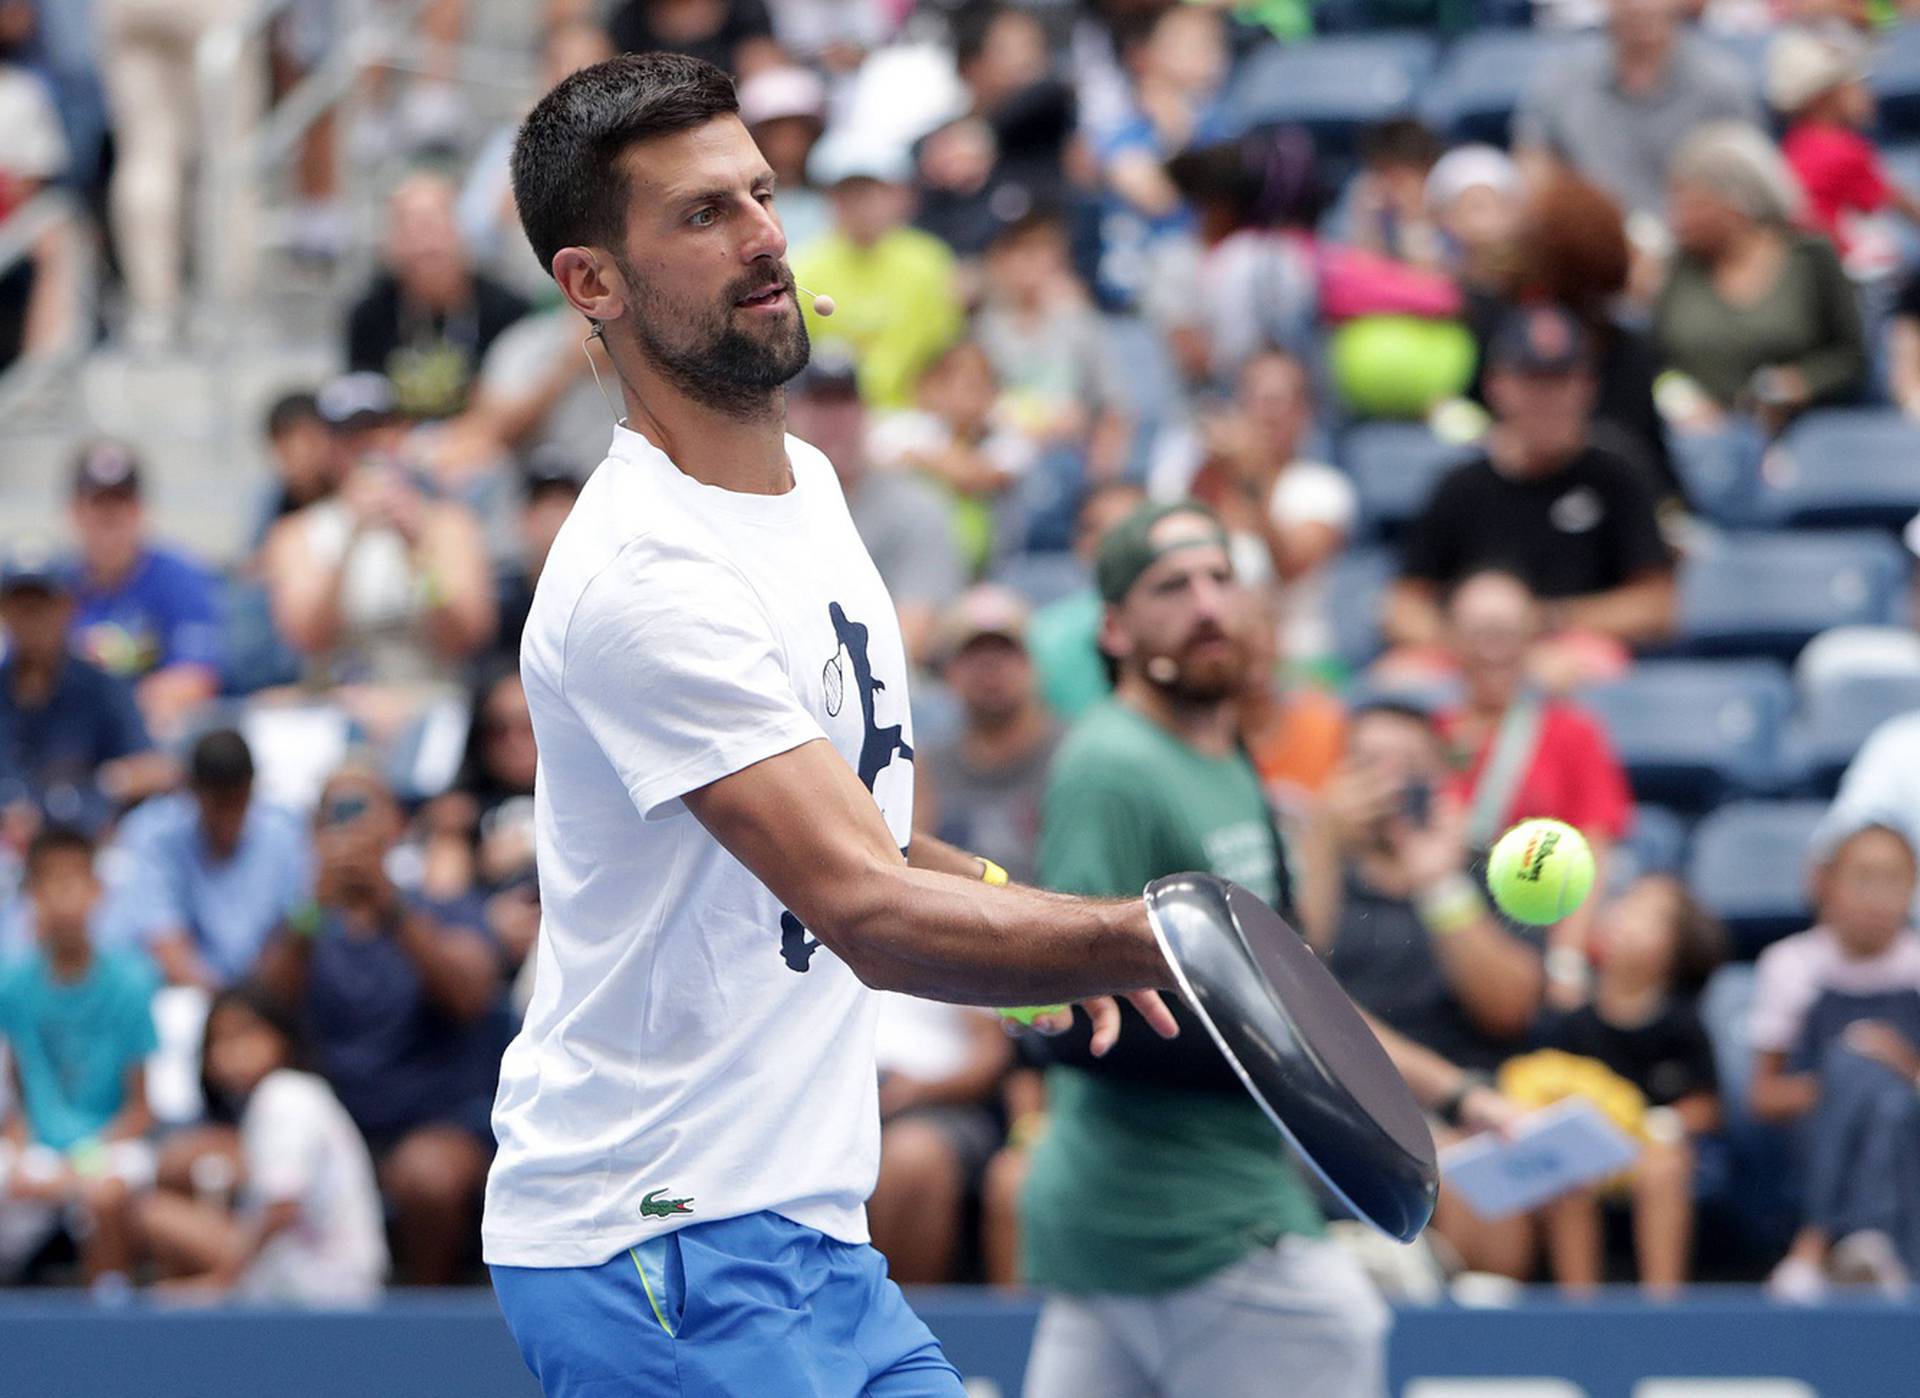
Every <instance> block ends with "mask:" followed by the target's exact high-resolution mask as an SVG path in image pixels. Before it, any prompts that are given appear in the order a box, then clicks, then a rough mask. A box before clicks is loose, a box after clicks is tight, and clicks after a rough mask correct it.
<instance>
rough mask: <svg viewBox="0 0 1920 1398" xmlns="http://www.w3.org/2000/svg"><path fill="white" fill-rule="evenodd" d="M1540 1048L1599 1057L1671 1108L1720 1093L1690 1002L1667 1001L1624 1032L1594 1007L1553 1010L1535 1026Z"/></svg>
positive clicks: (1655, 1101) (1652, 1099)
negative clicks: (1687, 1099)
mask: <svg viewBox="0 0 1920 1398" xmlns="http://www.w3.org/2000/svg"><path fill="white" fill-rule="evenodd" d="M1533 1037H1534V1043H1535V1046H1536V1047H1539V1048H1552V1049H1559V1050H1561V1051H1562V1052H1564V1053H1573V1054H1578V1055H1579V1056H1580V1057H1582V1058H1595V1059H1598V1060H1599V1061H1600V1062H1602V1063H1604V1064H1606V1065H1607V1067H1609V1068H1611V1069H1613V1071H1614V1072H1616V1073H1618V1074H1619V1075H1620V1076H1621V1077H1623V1078H1625V1079H1626V1080H1627V1081H1628V1082H1630V1083H1632V1084H1633V1085H1634V1086H1635V1087H1637V1088H1639V1089H1640V1090H1641V1091H1642V1092H1644V1093H1645V1094H1646V1095H1647V1102H1648V1104H1649V1105H1651V1106H1655V1107H1667V1106H1671V1105H1672V1104H1673V1103H1675V1102H1678V1101H1679V1100H1680V1099H1681V1098H1682V1097H1690V1096H1692V1095H1693V1094H1694V1093H1696V1092H1713V1091H1716V1090H1717V1088H1718V1084H1719V1075H1718V1074H1717V1073H1716V1072H1715V1071H1714V1065H1713V1047H1712V1045H1711V1044H1709V1043H1708V1042H1707V1031H1706V1029H1705V1027H1704V1026H1702V1025H1701V1023H1700V1016H1699V1014H1698V1013H1697V1012H1696V1011H1695V1010H1694V1007H1693V1005H1692V1004H1691V1003H1689V1002H1688V1001H1685V1000H1669V1001H1667V1003H1666V1004H1665V1005H1663V1006H1662V1007H1661V1009H1660V1013H1659V1014H1657V1015H1655V1016H1654V1017H1653V1018H1652V1019H1651V1020H1649V1021H1647V1022H1646V1023H1645V1024H1641V1025H1636V1026H1634V1027H1633V1028H1629V1029H1623V1028H1621V1027H1619V1026H1618V1025H1613V1024H1609V1023H1607V1021H1606V1020H1604V1019H1602V1018H1601V1017H1600V1012H1599V1011H1598V1010H1596V1009H1595V1008H1594V1007H1593V1006H1592V1005H1582V1006H1581V1007H1580V1008H1579V1009H1577V1010H1550V1011H1548V1012H1547V1013H1546V1014H1545V1015H1543V1016H1542V1017H1541V1020H1540V1022H1539V1024H1537V1025H1536V1026H1535V1027H1534V1034H1533Z"/></svg>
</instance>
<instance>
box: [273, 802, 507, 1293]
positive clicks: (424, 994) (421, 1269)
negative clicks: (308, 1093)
mask: <svg viewBox="0 0 1920 1398" xmlns="http://www.w3.org/2000/svg"><path fill="white" fill-rule="evenodd" d="M316 819H317V834H316V835H315V838H314V847H315V857H316V875H315V887H314V898H315V901H314V903H313V905H312V906H311V907H310V908H309V909H308V910H307V912H306V914H305V915H304V916H303V917H301V918H300V919H297V920H296V923H295V925H294V927H293V929H292V930H291V931H290V932H288V933H285V934H283V935H281V936H279V937H277V938H276V939H275V940H274V942H273V943H272V944H271V945H270V947H269V949H268V953H267V956H266V958H265V959H263V961H262V965H261V974H262V979H263V980H264V981H265V982H266V983H267V984H268V986H269V987H270V988H271V989H272V990H273V992H274V993H275V994H277V995H279V996H280V997H281V998H282V999H283V1000H285V1001H286V1002H287V1003H288V1004H290V1005H294V1006H297V1007H298V1008H299V1010H300V1012H301V1015H302V1017H303V1021H304V1024H305V1027H306V1031H307V1039H308V1042H309V1043H310V1044H311V1045H312V1046H313V1053H314V1060H315V1064H316V1066H317V1067H318V1068H319V1070H320V1072H321V1075H322V1076H323V1077H325V1078H326V1080H327V1082H328V1083H329V1084H331V1085H332V1087H333V1090H334V1091H335V1092H336V1093H337V1094H339V1098H340V1102H341V1105H343V1106H344V1107H345V1108H346V1109H347V1111H348V1113H349V1114H350V1115H351V1116H352V1117H353V1120H354V1124H355V1125H357V1126H358V1127H359V1128H360V1130H361V1133H362V1134H363V1135H365V1137H366V1138H367V1144H368V1146H369V1147H370V1148H371V1149H372V1151H373V1155H374V1159H375V1161H376V1163H377V1165H378V1167H379V1175H380V1183H381V1188H382V1189H383V1190H384V1192H385V1194H386V1196H387V1199H388V1201H389V1202H390V1203H391V1204H392V1206H393V1210H394V1216H395V1217H394V1237H395V1241H396V1245H397V1249H398V1253H399V1261H400V1264H401V1268H402V1271H403V1272H404V1274H405V1276H406V1277H407V1279H408V1280H410V1281H411V1282H413V1283H414V1284H415V1285H419V1286H442V1285H446V1284H447V1283H449V1282H451V1281H453V1280H454V1278H455V1276H456V1275H457V1274H458V1272H459V1269H460V1266H461V1264H462V1262H463V1261H464V1260H465V1258H466V1257H467V1254H468V1253H469V1251H470V1250H471V1247H472V1242H473V1238H474V1227H473V1211H474V1208H475V1206H476V1205H477V1204H478V1202H479V1198H480V1189H481V1186H482V1184H483V1183H484V1182H485V1179H486V1173H487V1165H488V1162H489V1160H490V1158H491V1156H492V1152H493V1132H492V1129H491V1127H490V1126H489V1125H488V1119H489V1116H490V1113H491V1109H492V1105H493V1090H494V1079H495V1076H496V1074H497V1072H498V1070H499V1063H500V1053H501V1050H502V1049H503V1048H504V1047H505V1035H504V1033H503V1032H502V1031H503V1029H504V1024H503V1022H502V1020H501V1017H500V1015H499V1013H498V1011H499V1007H500V955H499V950H498V948H497V947H496V946H495V945H494V943H493V941H492V939H491V938H490V937H489V936H488V935H487V934H486V932H485V931H484V930H483V925H482V918H481V915H480V912H479V910H478V909H477V908H476V907H474V906H472V905H471V903H468V904H465V905H452V906H438V905H431V904H429V903H428V902H427V901H425V900H423V899H421V898H419V897H416V896H412V895H409V894H406V893H403V892H401V891H400V890H399V889H397V888H396V887H395V886H394V884H393V881H392V879H391V878H390V877H389V876H388V873H387V865H386V861H387V858H388V856H389V855H390V854H391V852H392V850H393V847H394V846H395V844H396V843H398V841H399V839H400V837H401V835H402V833H403V831H404V829H405V826H404V823H403V821H402V819H401V815H400V810H399V807H398V805H397V804H396V803H395V801H394V799H393V794H392V793H391V792H390V791H389V790H388V789H387V787H386V784H385V782H384V781H383V780H382V779H381V778H380V776H379V775H378V774H377V773H376V772H375V771H373V770H372V769H370V768H366V767H361V766H357V765H351V764H350V765H349V766H347V767H344V768H342V769H341V770H340V771H339V772H337V773H335V774H334V776H333V777H332V779H330V780H329V781H328V782H327V785H326V788H325V790H324V792H323V793H322V796H321V802H320V808H319V810H318V812H317V815H316Z"/></svg>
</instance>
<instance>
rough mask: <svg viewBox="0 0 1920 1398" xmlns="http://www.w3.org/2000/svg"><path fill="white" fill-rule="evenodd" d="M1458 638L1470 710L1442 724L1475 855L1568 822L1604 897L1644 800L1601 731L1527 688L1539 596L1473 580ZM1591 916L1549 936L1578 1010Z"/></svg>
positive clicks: (1456, 609) (1452, 609)
mask: <svg viewBox="0 0 1920 1398" xmlns="http://www.w3.org/2000/svg"><path fill="white" fill-rule="evenodd" d="M1447 639H1448V643H1449V645H1450V646H1451V647H1452V650H1453V654H1454V658H1455V660H1456V661H1457V662H1458V664H1459V666H1460V677H1461V679H1462V680H1463V681H1464V682H1465V686H1466V700H1465V702H1464V703H1463V704H1461V705H1459V706H1458V707H1457V708H1453V709H1450V710H1448V711H1446V712H1444V713H1442V714H1440V715H1439V716H1438V718H1437V719H1436V723H1435V726H1436V727H1437V728H1438V729H1439V731H1440V736H1441V738H1442V740H1443V741H1444V742H1445V743H1446V745H1447V747H1448V749H1449V752H1450V754H1451V759H1452V760H1451V764H1450V765H1451V767H1452V773H1453V775H1452V780H1451V783H1450V787H1451V790H1452V792H1453V795H1454V796H1455V798H1456V799H1457V800H1458V801H1459V802H1460V804H1461V805H1462V807H1463V808H1464V809H1465V810H1466V812H1467V818H1466V840H1467V847H1468V848H1469V849H1471V850H1474V851H1475V852H1476V853H1482V852H1485V851H1486V850H1489V849H1491V848H1492V847H1493V842H1494V841H1495V840H1496V839H1498V838H1499V837H1500V834H1501V832H1502V831H1505V830H1507V829H1510V828H1511V827H1512V826H1513V825H1514V824H1516V823H1517V822H1519V821H1522V820H1529V819H1532V818H1533V817H1536V816H1546V817H1550V818H1552V819H1554V820H1563V821H1565V822H1566V823H1567V824H1569V825H1571V826H1573V827H1574V828H1575V829H1576V830H1578V831H1580V833H1581V834H1583V835H1585V836H1586V837H1587V843H1588V845H1589V846H1590V847H1591V848H1592V850H1593V854H1594V861H1595V863H1596V864H1597V865H1598V867H1599V870H1600V872H1599V874H1598V875H1597V876H1596V878H1595V882H1596V883H1597V884H1598V885H1599V886H1601V887H1603V888H1604V887H1605V886H1606V871H1607V867H1608V862H1609V856H1610V855H1611V854H1612V851H1613V846H1614V844H1615V843H1616V842H1618V841H1619V840H1620V839H1622V838H1623V837H1624V836H1625V835H1626V833H1627V831H1628V829H1629V827H1630V826H1631V825H1632V823H1633V794H1632V792H1631V791H1629V790H1628V787H1627V774H1626V772H1625V771H1623V770H1622V769H1621V766H1620V761H1619V759H1618V758H1616V757H1615V756H1614V755H1613V749H1612V747H1611V746H1610V745H1609V744H1608V742H1607V735H1606V733H1605V731H1604V730H1603V729H1602V728H1601V727H1600V725H1599V724H1598V723H1597V722H1595V721H1594V719H1593V718H1592V717H1591V716H1590V715H1588V714H1587V713H1585V712H1584V711H1582V710H1581V709H1579V708H1578V707H1576V706H1575V705H1573V704H1571V703H1569V702H1568V701H1566V700H1564V699H1556V698H1552V697H1550V695H1549V694H1544V693H1541V692H1539V691H1538V690H1536V689H1535V688H1534V687H1533V686H1532V685H1531V684H1530V683H1529V682H1528V668H1529V665H1530V664H1531V663H1533V661H1534V657H1535V655H1536V648H1537V647H1538V646H1539V645H1540V644H1541V638H1540V604H1539V602H1538V601H1537V600H1536V599H1535V597H1534V595H1533V592H1532V591H1531V589H1529V588H1528V587H1527V585H1526V583H1525V582H1524V581H1523V580H1521V579H1520V578H1518V577H1515V576H1514V575H1513V574H1512V573H1505V572H1499V571H1491V570H1490V571H1485V572H1479V573H1474V574H1471V575H1469V576H1468V577H1466V578H1464V579H1462V580H1461V581H1460V583H1459V584H1458V585H1457V586H1456V587H1455V588H1454V589H1453V593H1452V596H1451V597H1450V598H1449V599H1448V602H1447ZM1548 663H1551V661H1549V662H1548ZM1592 907H1593V904H1592V903H1591V902H1588V903H1585V904H1583V905H1582V906H1581V907H1580V908H1579V909H1578V910H1577V911H1575V912H1574V913H1573V914H1572V915H1571V916H1569V917H1567V918H1565V919H1564V920H1562V921H1561V922H1560V923H1558V924H1557V925H1556V926H1555V928H1554V930H1553V931H1552V933H1550V934H1549V936H1550V940H1551V945H1552V947H1553V950H1552V951H1551V952H1550V953H1549V954H1548V956H1547V971H1548V975H1549V977H1550V978H1551V980H1552V983H1553V989H1554V991H1555V993H1556V995H1557V996H1561V997H1564V999H1565V1000H1566V1002H1567V1003H1578V1001H1579V1000H1580V999H1582V998H1584V996H1585V994H1586V992H1587V989H1588V984H1589V980H1590V967H1589V965H1588V961H1587V956H1586V949H1587V944H1588V929H1589V927H1590V925H1591V923H1592V919H1593V913H1592V911H1591V909H1592Z"/></svg>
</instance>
